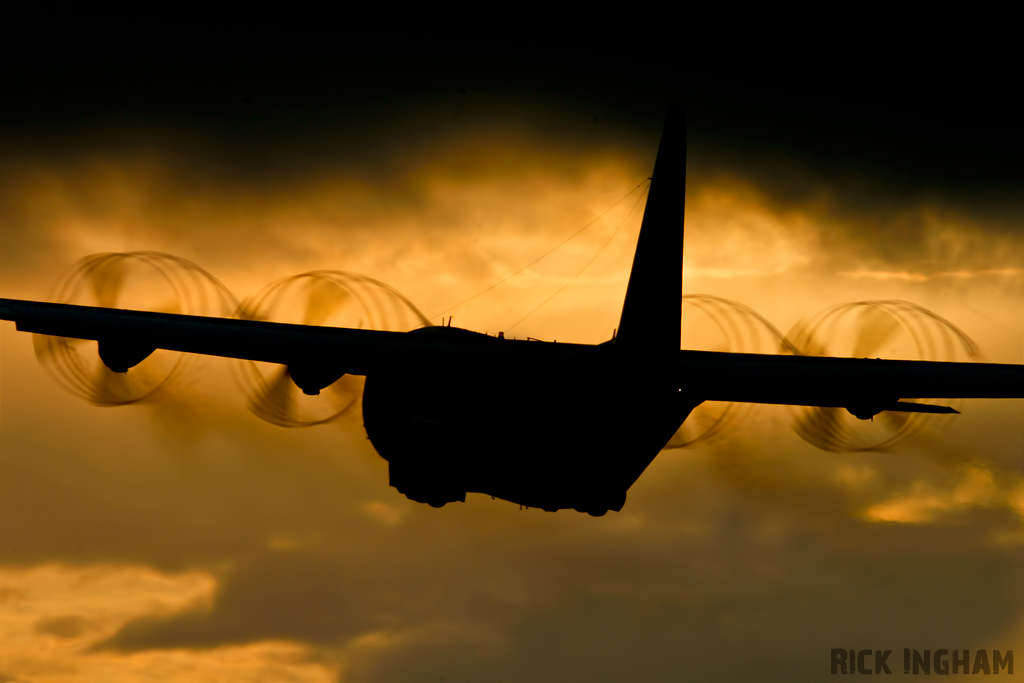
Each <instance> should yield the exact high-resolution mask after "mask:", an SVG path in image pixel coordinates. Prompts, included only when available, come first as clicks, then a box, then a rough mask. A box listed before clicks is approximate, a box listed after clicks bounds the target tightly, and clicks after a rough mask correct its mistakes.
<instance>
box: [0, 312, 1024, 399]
mask: <svg viewBox="0 0 1024 683" xmlns="http://www.w3.org/2000/svg"><path fill="white" fill-rule="evenodd" d="M0 319H3V320H13V321H14V322H15V323H16V324H17V329H18V330H20V331H24V332H35V333H39V334H49V335H55V336H61V337H74V338H79V339H94V340H97V341H99V347H100V355H101V357H103V360H104V362H106V363H107V365H108V366H110V367H112V368H115V369H116V368H117V366H118V364H119V363H120V364H122V365H126V367H125V368H124V369H125V370H126V369H127V368H128V367H131V366H132V365H134V364H135V363H137V362H139V361H141V360H142V359H143V358H145V356H146V355H148V354H149V353H150V352H152V351H153V350H154V349H158V348H159V349H168V350H171V351H181V352H186V353H198V354H205V355H212V356H223V357H228V358H241V359H247V360H254V361H265V362H269V363H280V364H284V365H288V366H289V367H292V368H294V367H297V366H298V367H307V368H308V367H310V366H316V365H318V364H325V365H329V366H332V367H335V368H337V369H338V371H339V373H338V375H339V376H340V373H341V372H347V373H350V374H358V375H365V374H368V373H372V372H374V371H375V370H376V369H386V368H394V367H395V366H396V365H399V364H400V365H405V364H414V365H436V366H438V367H440V368H443V367H444V366H445V365H446V364H447V363H448V362H452V361H458V362H463V361H465V360H466V359H468V358H472V357H477V358H480V359H487V360H492V361H495V362H501V361H503V360H508V361H511V360H513V359H515V360H518V361H525V362H530V361H531V360H536V361H537V363H538V366H542V365H544V364H545V363H548V362H556V363H557V362H562V361H568V360H570V359H579V360H583V361H587V360H593V361H595V362H599V361H604V362H607V363H608V366H607V367H606V368H605V369H604V371H611V372H619V373H626V374H636V373H651V372H653V373H657V374H659V375H661V374H662V373H668V374H671V373H677V375H678V385H679V388H680V389H681V390H683V391H687V392H688V393H690V392H692V393H693V394H694V397H695V398H699V399H702V400H711V401H738V402H749V403H774V404H789V405H806V406H832V407H845V408H848V409H850V410H851V412H853V413H854V414H857V415H858V416H860V415H859V413H863V414H864V415H872V414H875V413H877V412H880V411H881V410H910V411H913V412H951V411H950V410H949V409H938V410H937V409H936V407H925V408H915V407H913V406H915V405H920V404H898V403H897V402H898V401H899V400H900V399H930V398H1024V365H1008V364H992V363H949V362H932V361H903V360H878V359H865V358H832V357H816V356H792V355H762V354H742V353H716V352H706V351H679V352H678V356H677V357H676V358H677V361H678V362H675V363H673V362H671V360H670V359H656V358H650V357H639V356H633V355H632V354H626V353H618V352H617V351H616V349H614V348H613V347H612V346H611V345H608V344H604V345H600V346H593V345H586V344H561V343H558V344H552V343H541V342H525V341H514V340H500V339H497V338H494V337H487V336H484V335H475V334H469V333H467V334H466V335H465V336H460V335H429V334H415V333H413V334H408V333H404V332H383V331H375V330H360V329H350V328H335V327H314V326H307V325H293V324H286V323H274V322H264V321H254V320H237V319H231V318H209V317H201V316H188V315H176V314H169V313H151V312H143V311H127V310H120V309H110V308H96V307H89V306H75V305H71V304H52V303H42V302H33V301H18V300H13V299H0ZM666 361H668V362H667V363H666ZM652 364H654V365H652ZM122 371H123V370H122ZM662 376H663V375H662ZM335 379H336V378H335ZM907 406H911V407H909V408H908V407H907Z"/></svg>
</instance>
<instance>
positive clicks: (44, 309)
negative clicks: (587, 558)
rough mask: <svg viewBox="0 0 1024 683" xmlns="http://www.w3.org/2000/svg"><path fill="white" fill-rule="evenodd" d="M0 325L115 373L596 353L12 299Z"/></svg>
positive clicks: (354, 369)
mask: <svg viewBox="0 0 1024 683" xmlns="http://www.w3.org/2000/svg"><path fill="white" fill-rule="evenodd" d="M0 320H12V321H14V322H15V323H16V325H17V329H18V330H19V331H22V332H34V333H37V334H48V335H53V336H58V337H72V338H75V339H92V340H96V341H98V342H99V351H100V356H101V357H102V358H103V360H104V362H105V363H107V365H108V367H111V369H117V370H118V371H120V372H123V371H125V370H127V368H130V367H132V366H134V365H135V364H136V363H138V362H140V361H141V360H142V359H143V358H145V357H146V355H148V354H149V353H151V352H152V351H153V350H155V349H167V350H170V351H182V352H185V353H198V354H204V355H209V356H222V357H226V358H241V359H244V360H254V361H264V362H268V363H280V364H283V365H288V366H290V367H294V366H310V365H314V364H317V363H327V364H330V365H340V366H341V368H340V369H342V370H343V371H344V372H347V373H350V374H355V375H365V374H368V373H371V372H374V371H375V370H378V369H384V368H393V367H394V366H395V365H396V364H422V363H444V361H445V360H446V358H448V359H451V358H455V357H458V358H460V359H466V358H470V357H474V356H486V357H496V356H501V355H505V354H508V353H509V352H510V351H511V349H512V347H513V346H514V347H515V351H512V352H513V353H515V355H517V356H519V357H521V358H524V359H526V360H529V358H530V357H531V356H534V357H540V356H547V357H549V358H550V357H551V356H552V354H551V353H550V351H555V352H556V355H562V356H567V355H570V356H571V355H579V354H581V353H582V354H585V353H587V351H588V350H593V349H597V348H598V347H594V346H590V345H586V344H543V343H535V342H522V343H520V344H515V343H514V342H513V341H512V340H508V343H507V344H506V343H505V340H501V339H498V338H495V337H488V336H486V335H478V334H473V333H469V332H467V333H466V334H464V335H458V334H456V335H444V336H442V335H429V334H408V333H405V332H387V331H378V330H362V329H353V328H341V327H318V326H310V325H295V324H288V323H275V322H265V321H258V320H238V319H234V318H212V317H204V316H190V315H179V314H172V313H153V312H148V311H130V310H122V309H114V308H100V307H93V306H76V305H72V304H54V303H43V302H36V301H19V300H16V299H0ZM425 329H426V330H429V329H431V328H425ZM452 331H453V332H460V330H454V329H453V330H452ZM539 347H550V351H549V352H547V353H545V352H544V351H542V350H541V349H540V348H539ZM132 361H134V362H132ZM125 365H126V366H127V367H124V366H125ZM119 366H121V367H119ZM122 368H123V369H122Z"/></svg>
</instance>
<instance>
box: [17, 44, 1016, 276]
mask: <svg viewBox="0 0 1024 683" xmlns="http://www.w3.org/2000/svg"><path fill="white" fill-rule="evenodd" d="M664 37H665V36H661V34H659V33H658V32H657V31H656V32H655V33H653V34H652V36H651V39H650V40H649V41H645V42H642V43H641V42H636V41H633V42H630V41H627V42H624V43H622V42H620V43H618V44H616V45H610V46H607V47H604V46H602V48H601V49H598V48H597V47H596V46H593V45H590V44H586V43H568V44H567V43H565V42H564V41H562V40H561V39H558V40H555V39H553V38H547V39H544V38H541V39H536V40H533V41H532V42H528V43H515V42H509V41H502V40H500V39H498V40H495V41H494V42H492V43H490V44H485V43H473V42H465V41H444V40H426V39H416V38H412V37H409V36H403V35H387V34H367V35H365V36H360V37H352V36H346V37H345V38H344V39H342V38H341V37H339V36H337V35H333V34H331V33H328V32H324V33H316V32H313V33H307V34H303V33H288V32H260V31H251V32H245V33H241V32H239V33H216V34H215V33H213V32H203V31H197V30H195V29H185V28H182V29H179V30H176V31H174V32H160V31H156V32H154V31H150V32H148V33H142V34H139V35H134V36H133V35H126V34H119V35H117V36H113V35H107V34H105V33H103V32H102V30H100V31H99V33H98V34H96V35H95V36H94V37H91V38H90V39H89V40H87V41H81V39H78V40H76V39H75V38H74V37H72V36H63V35H61V36H56V37H54V38H53V42H54V43H60V44H61V45H62V46H64V47H65V48H66V49H65V50H64V51H62V52H61V56H58V55H57V54H56V53H52V56H48V54H47V53H46V52H45V51H44V52H43V53H42V54H35V55H33V59H32V60H31V61H26V60H21V61H19V64H21V68H19V69H12V70H10V71H9V72H8V73H7V74H6V75H5V82H4V83H3V85H4V88H5V93H6V94H7V102H6V105H5V107H4V108H3V110H2V111H0V149H3V150H4V156H5V158H6V162H7V163H6V164H5V165H6V166H7V167H8V168H11V171H9V172H14V173H21V172H22V171H23V169H21V168H19V164H18V163H17V160H18V159H22V160H26V159H30V160H32V161H33V162H35V163H38V162H40V161H41V160H43V159H49V160H50V161H51V162H59V160H69V159H82V158H95V157H96V156H101V157H103V158H107V159H110V158H115V159H116V158H132V157H135V158H137V157H138V156H139V155H140V153H142V154H145V153H147V152H152V153H156V154H157V155H158V156H162V157H165V158H166V157H170V158H174V157H175V156H177V157H178V158H182V159H183V160H184V165H185V166H187V167H188V168H189V169H190V170H189V173H188V176H189V177H187V178H183V179H179V180H178V182H177V183H175V182H174V179H168V180H171V184H172V185H174V184H177V185H178V186H180V189H181V194H183V195H186V196H187V194H188V190H189V186H190V185H191V186H193V187H194V188H195V190H196V191H197V192H199V193H201V192H202V189H203V188H204V187H211V186H212V187H217V188H219V189H220V190H226V191H228V192H229V193H230V190H231V188H232V187H235V186H238V185H244V186H246V187H247V188H249V189H250V190H252V189H255V188H260V187H261V186H262V187H264V188H267V189H271V188H274V187H282V186H288V185H290V184H305V183H308V182H310V180H311V179H313V178H316V177H317V176H318V174H321V173H323V172H324V171H325V170H328V169H337V168H345V169H346V173H347V177H349V178H350V179H351V180H354V181H360V180H361V181H363V182H369V183H371V184H384V185H386V184H387V183H389V182H391V181H390V180H389V178H394V177H395V175H396V172H398V173H399V174H400V167H401V166H403V165H405V164H408V162H409V156H408V152H409V150H410V149H423V150H428V153H436V149H437V145H438V144H441V145H443V144H444V141H446V140H449V139H452V136H453V135H465V134H467V133H468V132H470V131H472V129H474V128H481V127H483V128H486V129H487V130H501V129H506V130H520V131H526V132H528V134H529V136H530V137H533V138H535V139H537V140H538V142H540V141H541V140H543V141H545V142H546V143H547V144H548V145H549V146H552V147H557V148H559V149H563V150H566V151H567V152H569V153H572V152H574V151H576V150H584V149H588V148H589V149H592V148H593V146H594V145H600V146H602V147H604V148H606V149H610V148H611V147H614V146H617V147H618V148H620V149H629V150H635V149H646V150H649V152H648V153H651V152H653V149H654V147H655V145H656V141H657V138H658V134H659V130H660V124H661V121H662V118H663V116H664V113H665V111H666V110H667V108H668V106H669V105H670V104H673V103H675V104H682V105H683V106H684V107H685V108H686V110H687V113H688V118H689V121H690V130H689V138H690V178H691V184H692V185H693V186H694V188H698V187H700V186H701V185H702V184H706V183H709V182H710V183H713V182H715V181H716V180H717V179H720V178H722V177H727V178H739V179H742V180H743V181H745V182H748V183H750V184H751V185H753V186H755V187H756V188H758V190H759V191H761V192H762V193H764V195H765V197H766V198H767V199H768V200H769V201H770V202H772V203H774V204H775V205H776V207H777V209H778V210H779V211H780V212H785V211H791V210H807V209H808V207H810V208H811V209H813V211H814V212H815V216H816V218H817V220H818V222H819V223H820V224H821V228H822V231H823V234H824V236H825V243H826V246H829V247H836V248H840V249H851V246H852V254H853V255H855V256H857V257H858V258H863V259H866V260H875V261H878V262H880V263H883V264H884V263H889V264H892V263H897V262H899V261H901V260H905V259H907V258H915V257H916V258H918V259H919V260H920V259H927V258H934V255H930V254H925V253H923V252H922V250H921V242H922V241H924V240H926V239H927V237H928V235H929V230H930V224H929V217H928V212H929V211H933V212H934V211H939V212H940V213H945V214H952V215H955V216H958V217H969V218H970V220H971V221H972V222H973V224H974V225H975V227H976V229H977V231H978V233H979V234H978V240H979V241H980V242H984V240H985V239H986V238H988V237H992V238H993V239H999V238H1004V237H1011V238H1013V237H1016V236H1017V235H1019V234H1020V231H1021V227H1020V226H1021V225H1022V221H1024V208H1022V205H1021V200H1020V192H1019V188H1020V187H1021V186H1022V184H1024V163H1021V159H1022V158H1024V138H1022V133H1021V129H1020V125H1019V122H1018V121H1017V120H1016V118H1015V117H1013V116H1012V115H1011V112H1012V111H1013V109H1012V108H1011V107H1009V106H1008V105H1009V100H1008V95H1007V94H1006V89H1005V87H1002V76H1001V72H1000V71H999V70H998V68H997V66H996V65H994V64H985V65H984V66H985V68H972V65H971V64H970V63H959V62H958V63H952V62H950V61H949V60H946V61H942V60H940V59H936V58H935V57H934V56H930V57H929V59H928V60H923V61H921V62H919V63H915V64H914V65H913V66H912V67H910V66H908V65H904V64H900V63H898V62H895V63H894V62H893V61H891V58H890V56H888V55H878V56H877V57H871V56H867V57H864V58H862V59H858V60H857V61H856V62H854V61H853V60H849V61H837V60H836V59H835V58H834V56H833V55H830V54H827V53H826V54H821V52H820V49H819V50H818V52H817V53H815V52H811V53H810V54H807V53H804V52H802V51H801V50H799V49H795V50H790V51H779V50H774V49H773V50H772V51H771V52H770V53H767V54H762V55H760V56H759V57H758V58H757V59H741V58H735V59H725V60H723V52H728V51H725V50H723V49H722V47H721V46H711V45H708V44H706V43H704V42H701V41H696V42H694V41H691V40H688V41H686V42H685V43H684V44H683V45H681V46H679V47H677V46H676V45H675V43H670V42H661V41H659V38H664ZM670 45H671V47H670ZM819 47H820V46H819ZM751 49H752V50H756V49H757V46H756V44H755V45H752V46H751ZM806 49H809V50H814V49H815V48H814V47H813V46H811V45H807V46H806ZM67 52H72V53H75V54H76V59H73V60H68V59H65V58H64V57H63V56H62V55H63V54H66V53H67ZM780 54H781V55H782V56H781V57H780ZM584 124H586V125H584ZM396 166H397V167H398V168H396ZM29 227H30V226H26V229H29ZM961 256H962V254H961ZM992 258H995V257H994V256H993V255H991V254H985V255H983V256H979V260H991V259H992ZM1013 258H1016V256H1014V257H1013ZM1005 260H1011V259H1005ZM1001 265H1006V264H1001ZM922 267H923V268H927V266H922ZM931 267H932V268H933V269H939V270H941V269H942V267H943V266H942V264H932V265H931Z"/></svg>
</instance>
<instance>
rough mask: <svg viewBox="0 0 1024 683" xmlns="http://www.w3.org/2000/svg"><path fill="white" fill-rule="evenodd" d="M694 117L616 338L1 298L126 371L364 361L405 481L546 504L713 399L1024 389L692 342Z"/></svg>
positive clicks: (370, 411) (788, 400) (578, 501)
mask: <svg viewBox="0 0 1024 683" xmlns="http://www.w3.org/2000/svg"><path fill="white" fill-rule="evenodd" d="M685 178H686V128H685V119H684V115H683V113H682V111H680V110H678V109H673V110H672V111H670V112H669V115H668V118H667V119H666V122H665V126H664V129H663V131H662V138H661V143H660V146H659V148H658V155H657V159H656V161H655V166H654V173H653V175H652V178H651V185H650V193H649V195H648V199H647V205H646V210H645V213H644V216H643V222H642V224H641V229H640V236H639V240H638V243H637V247H636V254H635V257H634V260H633V266H632V270H631V272H630V276H629V284H628V285H627V288H626V297H625V303H624V305H623V308H622V315H621V319H620V323H619V326H618V328H617V333H616V334H615V335H614V336H613V338H612V339H611V340H609V341H606V342H604V343H602V344H596V345H591V344H566V343H555V342H542V341H535V340H513V339H504V338H500V337H492V336H489V335H485V334H480V333H477V332H472V331H469V330H465V329H459V328H456V327H451V326H447V327H446V326H438V327H424V328H421V329H417V330H413V331H411V332H384V331H374V330H362V329H349V328H336V327H314V326H307V325H294V324H284V323H274V322H263V321H255V320H239V319H232V318H212V317H197V316H188V315H175V314H168V313H153V312H143V311H130V310H119V309H113V308H101V307H89V306H76V305H70V304H53V303H42V302H34V301H17V300H12V299H0V319H4V320H13V321H15V322H16V323H17V329H18V330H21V331H25V332H34V333H38V334H46V335H55V336H61V337H72V338H77V339H90V340H96V341H98V342H99V354H100V358H101V359H102V361H103V363H105V364H106V366H107V367H108V368H110V369H111V370H113V371H114V372H119V373H123V372H127V371H128V370H129V369H130V368H132V367H133V366H135V365H137V364H138V363H140V362H141V361H142V360H143V359H145V358H146V357H147V356H148V355H149V354H151V353H152V352H153V351H154V350H156V349H169V350H173V351H180V352H185V353H196V354H207V355H213V356H225V357H229V358H242V359H248V360H254V361H264V362H270V363H279V364H282V365H285V366H286V367H287V371H288V374H289V375H290V376H291V379H292V381H294V383H295V384H296V385H297V386H298V387H299V388H300V389H301V390H302V391H303V392H305V393H306V394H317V393H319V392H320V390H321V389H324V388H326V387H327V386H329V385H331V384H332V383H334V382H335V381H337V380H338V379H339V378H341V377H342V376H343V375H344V374H346V373H350V374H354V375H365V376H366V385H365V391H364V394H363V416H364V425H365V427H366V432H367V434H368V435H369V437H370V440H371V441H372V443H373V445H374V447H375V448H376V449H377V452H378V453H380V455H381V456H383V457H384V458H385V459H386V460H388V462H389V467H390V478H391V485H392V486H394V487H395V488H397V489H398V490H399V491H400V492H402V493H404V494H405V495H406V496H408V497H409V498H411V499H413V500H416V501H419V502H423V503H429V504H430V505H433V506H435V507H440V506H442V505H444V504H446V503H449V502H453V501H464V500H465V496H466V493H467V492H479V493H484V494H489V495H492V496H496V497H498V498H503V499H505V500H509V501H512V502H514V503H520V504H522V505H526V506H529V507H538V508H543V509H545V510H558V509H565V508H575V509H576V510H579V511H581V512H588V513H590V514H592V515H602V514H604V513H606V512H607V511H608V510H616V511H617V510H620V509H621V508H622V506H623V504H624V503H625V500H626V491H627V490H628V489H629V487H630V486H631V485H632V484H633V482H635V481H636V480H637V478H638V477H639V476H640V474H641V473H642V472H643V471H644V469H645V468H646V467H647V465H648V464H650V462H651V461H652V460H653V459H654V457H655V456H656V455H657V454H658V452H659V451H660V450H661V449H662V448H663V447H664V446H665V444H666V443H667V442H668V440H669V439H670V438H671V437H672V435H673V434H674V433H675V432H676V430H677V429H678V428H679V426H680V425H681V424H682V423H683V421H684V420H685V419H686V418H687V416H688V415H689V414H690V412H691V411H692V410H693V409H694V408H695V407H696V406H697V405H699V404H700V403H702V402H703V401H737V402H751V403H773V404H789V405H798V406H824V407H835V408H846V409H847V410H849V411H850V413H852V414H853V415H855V416H856V417H858V418H861V419H870V418H871V417H873V416H874V415H877V414H878V413H880V412H882V411H904V412H942V413H949V412H955V411H953V410H952V408H948V407H944V406H935V405H926V404H921V403H910V402H905V401H903V400H902V399H931V398H1021V397H1024V366H1018V365H996V364H982V363H948V362H928V361H897V360H875V359H861V358H831V357H811V356H799V355H761V354H740V353H718V352H706V351H685V350H680V348H679V346H680V344H679V339H680V323H681V314H680V296H681V283H682V262H683V260H682V255H683V206H684V192H685Z"/></svg>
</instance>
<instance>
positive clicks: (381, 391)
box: [363, 367, 689, 511]
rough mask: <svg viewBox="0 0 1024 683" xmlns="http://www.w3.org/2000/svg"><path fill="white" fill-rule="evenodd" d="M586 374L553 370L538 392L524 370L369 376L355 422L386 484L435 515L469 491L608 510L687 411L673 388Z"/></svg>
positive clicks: (560, 506)
mask: <svg viewBox="0 0 1024 683" xmlns="http://www.w3.org/2000/svg"><path fill="white" fill-rule="evenodd" d="M485 370H486V372H485ZM534 370H536V368H534ZM587 370H588V369H585V368H581V369H576V370H573V369H568V370H566V369H559V370H557V371H554V372H553V373H551V374H553V375H554V381H552V377H551V375H550V374H549V376H548V377H546V378H545V382H544V383H543V386H544V387H545V391H544V392H542V393H541V392H538V391H537V390H536V389H535V386H536V385H537V384H538V383H537V382H531V381H530V377H531V374H530V369H528V368H518V369H517V368H504V369H503V370H499V371H495V370H494V369H493V368H479V367H476V368H474V367H467V368H463V369H461V370H449V371H446V372H445V373H444V375H443V377H440V378H439V377H433V376H428V375H427V374H426V373H422V372H410V371H406V372H401V373H398V372H396V373H392V374H386V375H370V376H368V377H367V382H366V388H365V393H364V397H363V415H364V424H365V426H366V431H367V434H368V435H369V437H370V440H371V442H372V443H373V445H374V447H375V448H376V449H377V452H378V453H379V454H380V455H381V456H382V457H384V458H385V459H386V460H388V461H389V463H390V470H391V484H392V485H393V486H395V488H397V489H398V490H399V491H400V492H402V493H404V494H406V495H407V496H408V497H410V498H412V499H413V500H417V501H420V502H425V503H429V504H431V505H435V506H440V505H443V504H445V503H447V502H453V501H458V500H465V494H466V492H471V491H472V492H479V493H484V494H489V495H492V496H495V497H498V498H502V499H505V500H510V501H512V502H515V503H520V504H523V505H527V506H529V507H540V508H543V509H547V510H556V509H563V508H576V509H581V510H588V511H595V510H596V511H603V510H607V509H612V510H618V509H620V508H621V506H622V503H623V502H624V501H625V493H626V489H628V488H629V486H630V485H631V484H632V483H633V481H634V480H635V479H636V478H637V477H638V476H639V475H640V473H641V472H642V471H643V469H644V468H645V467H646V466H647V464H648V463H649V462H650V461H651V460H652V459H653V458H654V456H655V455H657V453H658V451H660V450H661V448H662V447H663V446H664V444H665V443H666V442H667V441H668V439H669V438H670V437H671V435H672V433H674V431H675V430H676V429H677V428H678V426H679V424H680V423H681V422H682V420H683V418H684V417H685V416H686V414H688V413H689V408H685V409H684V410H681V408H680V400H679V396H678V391H677V390H676V389H669V388H664V389H663V390H661V391H646V392H637V391H636V389H637V388H636V387H626V386H622V384H621V382H614V381H611V380H609V379H608V378H607V377H600V376H599V375H597V374H596V373H593V372H588V371H587ZM643 388H644V389H648V390H649V389H650V387H643Z"/></svg>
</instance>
